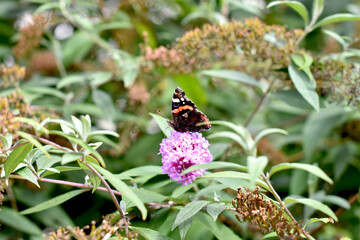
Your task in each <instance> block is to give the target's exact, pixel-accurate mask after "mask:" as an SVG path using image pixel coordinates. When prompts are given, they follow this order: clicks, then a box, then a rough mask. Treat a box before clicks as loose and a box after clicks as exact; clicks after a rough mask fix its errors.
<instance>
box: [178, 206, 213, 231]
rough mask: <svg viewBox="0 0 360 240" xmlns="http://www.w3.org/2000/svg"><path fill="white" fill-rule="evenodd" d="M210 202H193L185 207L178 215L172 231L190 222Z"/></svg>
mask: <svg viewBox="0 0 360 240" xmlns="http://www.w3.org/2000/svg"><path fill="white" fill-rule="evenodd" d="M208 203H209V201H193V202H190V203H188V204H187V205H186V206H185V207H183V208H182V209H181V210H180V212H179V213H178V215H177V216H176V219H175V222H174V224H173V226H172V228H171V231H172V230H174V229H175V228H176V227H177V226H178V225H179V224H181V223H183V222H184V221H186V220H188V219H189V218H191V217H192V216H194V215H195V214H196V213H197V212H199V211H200V210H201V209H202V208H203V207H204V206H205V205H206V204H208Z"/></svg>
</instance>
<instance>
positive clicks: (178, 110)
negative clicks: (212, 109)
mask: <svg viewBox="0 0 360 240" xmlns="http://www.w3.org/2000/svg"><path fill="white" fill-rule="evenodd" d="M187 109H189V110H190V111H192V110H194V108H193V107H192V106H189V105H185V106H181V107H179V108H176V109H174V110H172V113H174V114H178V113H179V112H181V111H183V110H187Z"/></svg>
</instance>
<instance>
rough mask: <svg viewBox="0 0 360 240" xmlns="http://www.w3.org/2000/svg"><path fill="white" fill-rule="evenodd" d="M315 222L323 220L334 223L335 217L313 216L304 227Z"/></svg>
mask: <svg viewBox="0 0 360 240" xmlns="http://www.w3.org/2000/svg"><path fill="white" fill-rule="evenodd" d="M315 222H323V223H334V219H332V218H311V219H310V220H309V221H308V222H307V223H306V224H305V225H304V229H305V228H306V227H307V226H308V225H310V224H312V223H315Z"/></svg>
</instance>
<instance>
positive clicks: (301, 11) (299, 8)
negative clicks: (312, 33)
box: [266, 1, 309, 26]
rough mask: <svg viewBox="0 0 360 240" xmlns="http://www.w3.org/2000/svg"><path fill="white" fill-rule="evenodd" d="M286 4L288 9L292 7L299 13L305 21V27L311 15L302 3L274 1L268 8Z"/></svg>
mask: <svg viewBox="0 0 360 240" xmlns="http://www.w3.org/2000/svg"><path fill="white" fill-rule="evenodd" d="M280 4H284V5H286V6H288V7H291V8H292V9H293V10H294V11H295V12H297V13H298V14H299V15H300V16H301V18H302V19H303V20H304V23H305V26H306V25H308V23H309V13H308V11H307V9H306V7H305V6H304V5H303V4H302V3H301V2H297V1H273V2H270V3H269V4H268V5H267V6H266V8H271V7H274V6H276V5H280Z"/></svg>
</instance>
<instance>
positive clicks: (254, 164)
mask: <svg viewBox="0 0 360 240" xmlns="http://www.w3.org/2000/svg"><path fill="white" fill-rule="evenodd" d="M268 162H269V159H268V158H267V157H266V156H259V157H252V156H248V157H247V167H248V170H249V176H250V183H251V184H252V185H255V182H256V180H257V179H258V178H259V177H260V175H261V173H262V172H263V171H264V169H265V167H266V166H267V164H268Z"/></svg>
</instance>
